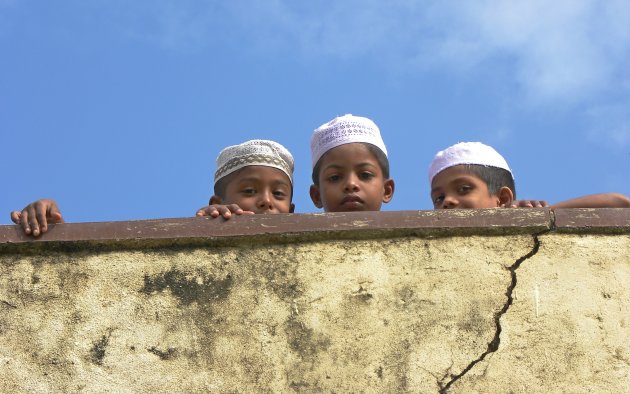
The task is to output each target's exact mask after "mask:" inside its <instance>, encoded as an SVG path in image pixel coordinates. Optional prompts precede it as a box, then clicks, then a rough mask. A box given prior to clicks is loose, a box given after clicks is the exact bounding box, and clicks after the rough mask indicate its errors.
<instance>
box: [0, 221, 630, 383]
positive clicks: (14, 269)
mask: <svg viewBox="0 0 630 394" xmlns="http://www.w3.org/2000/svg"><path fill="white" fill-rule="evenodd" d="M536 239H539V240H540V244H539V247H538V249H536V248H535V246H536V242H535V241H536ZM629 252H630V236H628V235H627V234H618V235H594V234H590V235H589V234H556V233H549V234H546V235H542V236H539V237H538V238H537V237H534V236H532V235H527V234H524V235H505V236H456V235H453V236H445V237H439V238H431V237H412V236H409V237H405V236H403V237H392V238H390V239H374V240H370V239H367V240H365V239H364V240H343V241H335V240H321V241H311V242H296V243H282V244H279V243H278V244H274V243H268V244H261V243H252V244H250V245H240V246H221V247H217V246H213V245H206V246H203V245H201V246H199V245H197V246H169V247H157V248H156V247H153V248H151V249H142V248H141V247H139V248H136V249H132V250H128V249H124V250H123V249H121V250H115V249H114V250H109V251H91V249H90V248H89V247H87V246H80V245H79V246H77V247H76V248H75V250H72V251H66V252H59V251H50V250H48V251H47V250H46V249H45V248H44V249H42V250H41V251H35V252H33V253H29V254H23V253H17V252H16V253H4V254H1V255H0V376H1V377H2V378H1V379H0V392H102V391H115V392H167V391H174V392H209V391H211V392H321V391H324V392H333V391H334V392H375V393H376V392H379V393H380V392H419V393H430V392H440V391H442V392H453V393H456V392H466V393H468V392H630V362H629V360H630V345H629V344H628V342H629V341H628V338H630V321H629V320H630V312H629V311H630V289H628V285H627V284H628V283H630V281H629V279H630V264H629V263H630V261H629V258H628V256H629V255H630V253H629ZM530 255H532V256H530ZM524 256H527V257H526V258H525V257H524ZM515 264H516V265H515ZM519 264H520V265H519ZM512 274H513V275H512ZM512 287H514V289H513V290H512V289H511V288H512ZM508 293H509V294H508ZM509 300H511V303H510V301H509Z"/></svg>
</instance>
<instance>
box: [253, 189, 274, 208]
mask: <svg viewBox="0 0 630 394" xmlns="http://www.w3.org/2000/svg"><path fill="white" fill-rule="evenodd" d="M256 206H257V207H258V209H260V210H261V211H271V210H273V199H272V198H271V192H270V191H264V192H262V193H260V198H259V199H258V202H257V204H256Z"/></svg>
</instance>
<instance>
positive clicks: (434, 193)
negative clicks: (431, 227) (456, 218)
mask: <svg viewBox="0 0 630 394" xmlns="http://www.w3.org/2000/svg"><path fill="white" fill-rule="evenodd" d="M431 199H432V200H433V208H434V209H450V208H467V209H472V208H497V207H499V206H500V205H501V204H500V200H499V197H498V196H496V195H492V194H490V192H489V190H488V185H487V184H486V182H484V181H483V180H482V179H481V178H479V177H478V176H476V175H474V174H471V173H470V172H469V171H467V170H466V168H465V167H464V166H461V165H459V166H453V167H449V168H447V169H445V170H444V171H442V172H440V173H439V174H437V175H436V176H435V177H434V178H433V182H431Z"/></svg>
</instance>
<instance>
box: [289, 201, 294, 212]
mask: <svg viewBox="0 0 630 394" xmlns="http://www.w3.org/2000/svg"><path fill="white" fill-rule="evenodd" d="M293 212H295V204H293V203H291V206H290V207H289V213H293Z"/></svg>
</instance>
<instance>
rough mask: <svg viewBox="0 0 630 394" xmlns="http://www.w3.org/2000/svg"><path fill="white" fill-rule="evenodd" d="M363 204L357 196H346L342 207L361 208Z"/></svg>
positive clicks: (342, 201)
mask: <svg viewBox="0 0 630 394" xmlns="http://www.w3.org/2000/svg"><path fill="white" fill-rule="evenodd" d="M363 204H364V202H363V200H362V199H361V198H360V197H358V196H355V195H350V196H346V197H344V199H343V200H341V205H342V206H346V207H360V206H362V205H363Z"/></svg>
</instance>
